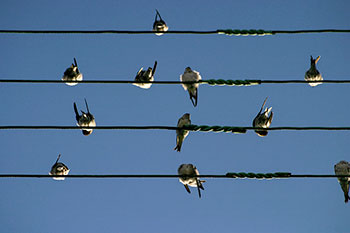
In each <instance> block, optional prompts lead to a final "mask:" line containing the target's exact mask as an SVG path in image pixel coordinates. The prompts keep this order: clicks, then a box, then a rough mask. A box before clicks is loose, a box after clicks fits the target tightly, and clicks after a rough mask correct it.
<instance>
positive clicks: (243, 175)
mask: <svg viewBox="0 0 350 233" xmlns="http://www.w3.org/2000/svg"><path fill="white" fill-rule="evenodd" d="M52 177H66V178H99V179H106V178H142V179H149V178H180V177H182V176H180V175H164V174H156V175H154V174H152V175H145V174H138V175H136V174H125V175H41V174H0V178H52ZM187 177H189V176H187ZM190 177H198V178H213V179H220V178H230V179H237V178H238V179H285V178H338V177H339V178H340V177H350V175H328V174H327V175H310V174H301V175H294V174H291V173H290V172H275V173H252V172H249V173H246V172H239V173H234V172H229V173H226V174H224V175H198V176H190Z"/></svg>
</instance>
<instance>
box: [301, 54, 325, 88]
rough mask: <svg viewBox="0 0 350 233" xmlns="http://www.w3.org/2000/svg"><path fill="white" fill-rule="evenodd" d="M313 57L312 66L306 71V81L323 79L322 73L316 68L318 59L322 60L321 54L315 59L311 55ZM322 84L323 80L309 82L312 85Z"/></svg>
mask: <svg viewBox="0 0 350 233" xmlns="http://www.w3.org/2000/svg"><path fill="white" fill-rule="evenodd" d="M310 57H311V59H310V61H311V66H310V69H309V70H308V71H306V73H305V81H322V80H323V78H322V75H321V74H320V72H319V71H318V70H317V69H316V63H317V62H318V60H320V56H318V57H317V58H316V59H314V58H313V57H312V56H310ZM320 84H322V82H319V83H318V82H317V83H314V82H313V83H309V85H310V86H312V87H315V86H317V85H320Z"/></svg>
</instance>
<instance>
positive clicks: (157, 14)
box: [155, 9, 162, 20]
mask: <svg viewBox="0 0 350 233" xmlns="http://www.w3.org/2000/svg"><path fill="white" fill-rule="evenodd" d="M156 12H157V13H156V19H155V20H157V16H159V19H160V20H162V17H161V16H160V14H159V12H158V10H157V9H156Z"/></svg>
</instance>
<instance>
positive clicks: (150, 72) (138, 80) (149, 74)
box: [133, 61, 157, 89]
mask: <svg viewBox="0 0 350 233" xmlns="http://www.w3.org/2000/svg"><path fill="white" fill-rule="evenodd" d="M156 68H157V61H155V62H154V66H153V69H152V68H151V67H148V69H147V70H146V71H145V70H143V67H141V69H140V70H139V72H137V75H136V77H135V83H133V85H135V86H138V87H141V88H144V89H148V88H150V87H151V86H152V83H143V82H153V81H154V73H155V72H156Z"/></svg>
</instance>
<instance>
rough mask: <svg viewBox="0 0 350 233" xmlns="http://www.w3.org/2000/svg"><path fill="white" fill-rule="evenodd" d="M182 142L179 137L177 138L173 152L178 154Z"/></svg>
mask: <svg viewBox="0 0 350 233" xmlns="http://www.w3.org/2000/svg"><path fill="white" fill-rule="evenodd" d="M182 142H183V139H182V138H181V137H177V138H176V147H175V148H174V150H176V151H177V152H180V151H181V147H182Z"/></svg>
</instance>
